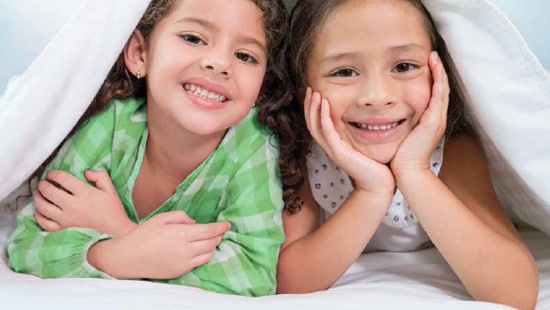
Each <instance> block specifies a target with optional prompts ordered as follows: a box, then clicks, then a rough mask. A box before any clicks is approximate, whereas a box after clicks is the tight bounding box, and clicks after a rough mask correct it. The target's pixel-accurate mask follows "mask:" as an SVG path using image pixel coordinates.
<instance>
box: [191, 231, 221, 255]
mask: <svg viewBox="0 0 550 310" xmlns="http://www.w3.org/2000/svg"><path fill="white" fill-rule="evenodd" d="M221 240H222V236H217V237H214V238H211V239H204V240H197V241H194V242H191V243H190V246H191V249H192V251H193V253H195V256H198V255H202V254H206V253H210V252H212V251H214V250H215V249H216V247H217V246H218V244H219V243H220V241H221Z"/></svg>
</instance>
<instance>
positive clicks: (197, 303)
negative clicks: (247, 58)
mask: <svg viewBox="0 0 550 310" xmlns="http://www.w3.org/2000/svg"><path fill="white" fill-rule="evenodd" d="M12 225H13V217H12V216H1V217H0V245H3V244H4V242H5V240H6V238H7V236H8V233H9V232H10V231H11V226H12ZM522 236H523V238H524V239H525V241H526V242H527V244H528V246H529V248H530V249H531V251H532V252H533V254H534V256H535V258H536V261H537V264H538V266H539V270H540V277H541V282H540V287H541V289H540V294H539V299H538V300H539V302H538V306H537V309H550V246H549V245H550V238H548V237H546V236H545V235H543V234H542V233H540V232H537V231H534V230H525V231H522ZM0 308H1V309H10V310H11V309H33V310H34V309H56V310H60V309H90V310H91V309H93V310H104V309H131V310H161V309H179V310H186V309H217V310H220V309H227V308H228V309H239V310H241V309H254V310H263V309H277V310H293V309H335V310H346V309H377V310H378V309H380V310H383V309H407V310H425V309H438V310H439V309H441V310H457V309H463V310H476V309H479V310H489V309H491V310H497V309H511V308H509V307H505V306H502V305H497V304H490V303H484V302H474V301H470V297H469V296H468V294H467V292H466V291H465V289H464V287H463V286H462V285H461V284H460V282H459V280H458V279H457V278H456V276H455V275H454V273H453V272H452V271H451V269H450V268H449V266H448V265H447V264H446V263H445V262H444V260H443V258H442V257H441V256H440V255H439V253H438V252H437V251H436V249H435V248H432V249H427V250H422V251H418V252H410V253H371V254H363V255H362V256H361V257H360V258H359V259H358V260H357V262H356V263H354V264H353V265H352V266H351V267H350V268H349V270H348V271H347V272H346V274H345V275H344V276H343V277H342V278H341V279H340V280H339V281H338V282H337V283H336V284H335V285H334V286H333V287H332V288H330V289H329V290H326V291H321V292H317V293H312V294H304V295H275V296H266V297H256V298H253V297H242V296H234V295H222V294H217V293H212V292H207V291H203V290H199V289H195V288H190V287H183V286H176V285H168V284H158V283H150V282H146V281H127V280H104V279H72V278H66V279H48V280H43V279H39V278H37V277H34V276H30V275H26V274H17V273H14V272H12V271H11V270H10V269H9V268H8V267H7V266H6V264H5V262H4V261H3V260H0Z"/></svg>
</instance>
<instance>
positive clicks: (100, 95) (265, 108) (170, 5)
mask: <svg viewBox="0 0 550 310" xmlns="http://www.w3.org/2000/svg"><path fill="white" fill-rule="evenodd" d="M251 1H252V2H253V3H254V4H256V6H257V7H258V8H259V9H260V10H261V11H262V12H263V25H264V29H265V35H266V42H267V51H268V55H267V58H268V59H267V60H268V61H267V68H266V73H265V76H264V80H263V82H262V86H261V89H260V93H259V95H258V98H257V100H256V106H258V107H259V110H260V113H259V119H260V121H261V122H262V123H264V124H266V125H267V126H268V127H269V128H275V127H277V124H279V123H280V124H283V123H287V125H285V126H284V127H285V129H283V130H281V131H280V132H281V133H282V134H281V135H280V136H279V137H278V138H279V140H280V141H281V143H288V142H289V141H292V139H289V138H288V137H287V135H286V132H287V130H286V128H288V129H289V130H288V133H290V134H291V133H292V131H291V130H290V123H289V120H288V119H287V118H285V117H284V115H283V114H282V113H280V111H279V108H278V107H281V106H284V105H285V104H288V103H289V102H290V99H291V98H292V95H291V94H292V92H291V90H292V87H291V84H290V83H289V79H288V76H287V68H286V51H287V41H286V35H287V30H288V24H287V10H286V8H285V5H284V3H283V2H282V0H251ZM180 2H181V0H152V1H151V2H150V4H149V6H148V7H147V9H146V10H145V13H144V14H143V16H142V17H141V19H140V21H139V23H138V25H137V26H136V29H137V30H139V31H140V32H141V33H142V34H143V37H144V38H145V40H146V41H147V40H149V38H150V35H151V33H152V32H153V30H154V28H155V26H156V25H157V24H158V23H159V22H160V21H161V20H162V19H163V18H164V17H165V16H167V15H168V14H169V13H170V12H171V11H172V10H173V9H174V7H175V6H176V5H177V4H179V3H180ZM144 80H145V79H137V78H136V77H134V76H133V74H132V73H130V72H129V71H128V69H127V68H126V65H125V62H124V55H123V53H121V54H120V55H119V57H118V58H117V60H116V61H115V63H114V65H113V66H112V67H111V69H110V71H109V73H108V75H107V77H106V79H105V81H104V82H103V84H102V85H101V87H100V89H99V91H98V92H97V94H96V96H95V97H94V99H93V100H92V102H91V103H90V105H89V107H88V108H87V110H86V112H85V113H84V114H83V115H82V117H81V118H80V120H79V121H78V122H77V124H76V125H75V126H74V127H73V129H72V130H71V132H70V133H69V134H68V135H67V137H66V138H65V140H66V139H67V138H68V137H70V136H71V135H72V134H73V133H74V131H75V130H76V128H78V127H79V126H80V125H81V124H82V123H83V122H85V121H86V120H87V119H89V118H90V117H92V116H93V115H94V114H96V113H97V112H99V111H101V110H103V109H104V108H105V107H106V106H107V105H108V103H109V102H110V101H111V99H114V98H116V99H123V98H127V97H131V96H133V97H146V91H147V90H146V85H145V81H144ZM63 142H65V141H63ZM62 144H63V143H61V145H62ZM59 147H60V146H59ZM59 147H58V148H57V149H56V150H55V151H54V152H53V153H52V154H51V155H50V156H49V157H48V159H47V160H46V161H44V163H43V164H42V165H41V166H40V167H39V168H38V169H37V170H36V171H35V172H34V173H33V175H32V176H31V178H30V179H29V180H32V179H34V178H35V177H39V176H40V175H41V174H42V173H43V171H44V169H45V167H46V165H47V163H48V162H49V161H50V160H51V159H52V158H53V157H54V156H55V154H56V153H57V152H58V150H59ZM29 185H30V182H29Z"/></svg>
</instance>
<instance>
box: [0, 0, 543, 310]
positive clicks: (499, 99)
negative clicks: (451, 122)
mask: <svg viewBox="0 0 550 310" xmlns="http://www.w3.org/2000/svg"><path fill="white" fill-rule="evenodd" d="M14 1H15V0H14ZM531 1H535V0H531ZM81 2H82V3H83V4H82V6H81V7H80V9H79V10H78V11H77V13H76V14H75V15H74V16H73V17H72V19H70V20H69V21H68V22H67V23H66V24H65V25H64V26H63V27H62V28H61V30H60V32H59V33H58V34H57V36H56V37H55V38H54V39H53V40H52V41H51V42H50V43H49V44H48V45H47V47H46V49H45V50H43V51H42V53H40V55H39V57H38V58H37V59H36V60H35V61H34V62H33V63H32V65H31V66H30V67H29V68H28V69H27V70H26V71H25V72H24V73H23V74H22V75H21V76H20V77H19V78H18V79H16V80H13V81H12V83H10V85H9V87H8V88H7V89H6V91H5V92H4V93H2V94H0V200H2V199H4V198H5V197H6V196H7V195H8V194H9V193H10V192H11V191H12V190H13V189H15V188H16V187H17V186H18V185H20V184H21V183H22V182H24V180H25V179H26V178H27V177H28V176H29V174H30V173H31V172H32V171H33V170H34V169H35V168H36V167H37V166H38V165H39V164H40V163H41V162H42V161H43V160H44V159H45V157H46V156H47V155H48V154H49V153H50V152H51V151H52V150H53V149H54V148H55V147H56V146H57V145H58V144H59V142H60V141H61V139H62V138H63V137H64V136H65V135H66V134H67V132H68V131H69V130H70V128H72V126H73V125H74V123H75V122H76V121H77V119H78V118H79V116H80V114H81V113H82V112H83V111H84V110H85V108H86V105H87V104H88V103H89V101H90V99H91V98H92V97H93V95H94V93H95V91H96V90H97V88H98V87H99V84H100V83H101V81H102V80H103V78H104V76H105V75H106V73H107V71H108V70H109V67H110V64H111V63H112V62H113V61H114V59H115V57H116V56H117V53H118V51H119V50H120V49H121V48H122V45H123V44H124V42H125V40H126V38H127V37H128V35H129V34H130V32H131V30H132V29H133V27H134V25H135V23H136V22H137V20H138V19H139V16H140V15H141V14H142V12H143V10H144V9H145V7H146V5H147V3H148V0H81ZM424 3H425V4H426V6H427V7H428V9H429V10H430V12H431V13H432V15H433V16H434V20H435V22H436V23H437V24H438V27H439V28H440V30H441V33H442V35H443V36H444V38H445V39H446V40H447V42H448V45H449V47H450V52H451V54H452V56H453V58H454V59H455V62H456V63H457V66H458V70H459V72H460V73H461V75H462V77H463V79H464V84H465V86H466V88H467V94H468V96H469V97H470V99H471V101H470V105H469V109H470V111H471V112H472V114H473V117H474V121H475V123H476V124H477V126H478V127H477V128H478V130H479V132H480V134H481V136H482V141H483V146H484V148H485V150H486V152H487V154H488V158H489V160H490V165H491V169H492V173H493V177H494V179H493V181H494V182H495V185H496V188H497V191H498V194H499V198H500V199H501V201H502V202H503V205H504V206H505V207H506V208H507V209H508V211H509V212H510V213H511V214H512V215H513V216H515V217H516V218H517V219H520V220H522V221H523V222H525V223H527V224H530V225H531V226H534V227H536V228H538V229H539V230H541V231H544V232H545V233H547V234H549V235H550V186H548V180H549V179H550V143H549V141H550V140H549V139H550V138H549V137H550V75H549V74H548V72H547V71H545V70H544V68H543V66H542V65H541V64H540V62H539V61H538V59H537V58H536V57H535V56H534V55H533V54H532V52H531V51H530V50H529V48H528V46H527V44H526V43H525V41H524V40H523V38H522V37H521V35H520V34H519V33H518V32H517V30H516V29H515V27H514V26H513V24H512V23H511V22H510V21H509V20H508V19H507V17H506V16H505V15H504V14H503V13H502V12H501V11H499V10H498V9H496V8H495V7H494V5H493V4H492V2H491V1H489V0H460V1H459V0H424ZM0 16H1V15H0ZM0 18H1V17H0ZM83 34H85V35H83ZM0 52H1V51H0ZM1 68H2V67H1V64H0V70H2V69H1ZM0 90H1V88H0ZM15 196H16V195H15V194H12V196H10V197H8V198H13V197H15ZM8 200H10V199H8ZM5 203H6V202H4V205H2V202H0V214H2V213H3V212H2V208H3V206H4V207H5ZM12 226H13V216H11V215H1V216H0V246H2V245H3V243H4V242H5V239H6V238H7V236H8V234H9V232H11V229H12ZM521 234H522V236H523V238H524V239H525V240H526V242H527V244H528V245H529V247H530V249H531V250H532V252H533V254H534V255H535V258H536V261H537V263H538V266H539V270H540V288H541V289H540V294H539V303H538V307H537V309H549V310H550V238H548V237H545V235H544V234H543V233H540V232H537V231H534V230H529V229H527V228H525V229H524V230H522V232H521ZM469 299H470V298H469V296H468V295H467V293H466V291H465V290H464V288H463V286H462V285H461V284H460V282H459V281H458V279H457V278H456V277H455V276H454V274H453V273H452V271H451V270H450V269H449V267H448V265H447V264H446V263H445V262H444V260H443V259H442V257H441V256H440V255H439V254H438V253H437V251H436V249H428V250H423V251H419V252H413V253H373V254H365V255H363V256H362V257H360V259H359V260H358V261H357V262H356V263H355V264H354V265H352V266H351V268H350V269H349V270H348V272H347V273H346V274H345V275H344V276H343V277H342V278H341V279H340V280H339V281H338V282H337V283H336V284H335V286H334V287H333V288H331V289H329V290H327V291H323V292H317V293H313V294H307V295H278V296H267V297H261V298H247V297H239V296H230V295H220V294H215V293H211V292H205V291H201V290H199V289H194V288H188V287H181V286H171V285H163V284H155V283H149V282H145V281H116V280H99V279H52V280H43V279H39V278H36V277H33V276H30V275H23V274H16V273H13V272H12V271H10V270H9V268H8V267H7V266H6V265H5V263H4V261H3V260H0V309H33V310H34V309H94V310H101V309H132V310H140V309H182V310H183V309H222V308H224V309H225V308H229V309H284V310H287V309H289V310H290V309H337V310H343V309H407V310H410V309H444V310H454V309H474V310H475V309H509V308H507V307H504V306H500V305H495V304H488V303H482V302H472V301H469Z"/></svg>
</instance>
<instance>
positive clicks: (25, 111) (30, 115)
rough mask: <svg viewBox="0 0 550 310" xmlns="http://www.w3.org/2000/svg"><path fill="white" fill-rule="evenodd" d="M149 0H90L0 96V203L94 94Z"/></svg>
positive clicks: (47, 151)
mask: <svg viewBox="0 0 550 310" xmlns="http://www.w3.org/2000/svg"><path fill="white" fill-rule="evenodd" d="M148 4H149V1H148V0H89V1H87V2H86V3H85V4H84V5H83V6H82V7H81V8H80V9H79V10H78V12H77V13H76V14H75V15H74V16H72V17H71V18H70V19H69V20H68V22H67V23H66V24H65V25H64V26H63V28H62V29H61V30H60V31H59V32H58V33H57V35H56V36H55V37H54V39H53V40H52V41H51V42H50V43H49V44H48V45H47V46H46V48H45V49H44V50H43V51H42V52H41V53H40V55H39V56H38V57H37V59H36V60H35V61H34V62H33V63H32V64H31V65H30V66H29V68H28V69H27V70H26V71H25V72H24V73H23V74H22V75H21V76H19V77H18V78H16V79H15V80H14V79H12V80H11V81H10V83H9V85H8V86H7V88H6V91H5V92H4V94H3V95H2V96H1V97H0V149H1V150H2V152H1V154H0V200H1V199H2V198H4V197H6V196H7V195H8V194H9V193H10V192H11V191H13V190H14V189H15V188H16V187H17V186H18V185H19V184H21V183H22V182H23V181H24V180H25V179H27V178H28V177H29V176H30V174H31V173H32V172H33V171H34V170H35V169H36V168H37V167H38V166H39V165H40V164H41V163H42V162H43V161H44V160H45V159H46V158H47V156H48V155H49V154H50V153H51V152H52V151H53V150H54V149H55V147H56V146H57V145H59V143H60V142H61V141H62V139H63V138H64V137H65V136H66V135H67V133H68V132H69V131H70V130H71V128H72V127H73V126H74V125H75V124H76V122H77V121H78V119H79V117H80V116H81V115H82V113H84V111H85V110H86V107H87V106H88V104H89V103H90V101H91V100H92V98H93V97H94V95H95V93H96V92H97V90H98V89H99V86H100V85H101V83H102V81H103V80H104V79H105V76H106V75H107V73H108V71H109V69H110V67H111V66H112V64H113V63H114V61H115V59H116V57H117V56H118V54H119V52H120V51H121V49H122V47H123V46H124V44H125V42H126V40H127V39H128V37H129V35H130V34H131V32H132V31H133V29H134V27H135V25H136V24H137V22H138V21H139V19H140V17H141V15H142V14H143V12H144V11H145V9H146V7H147V5H148Z"/></svg>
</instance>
